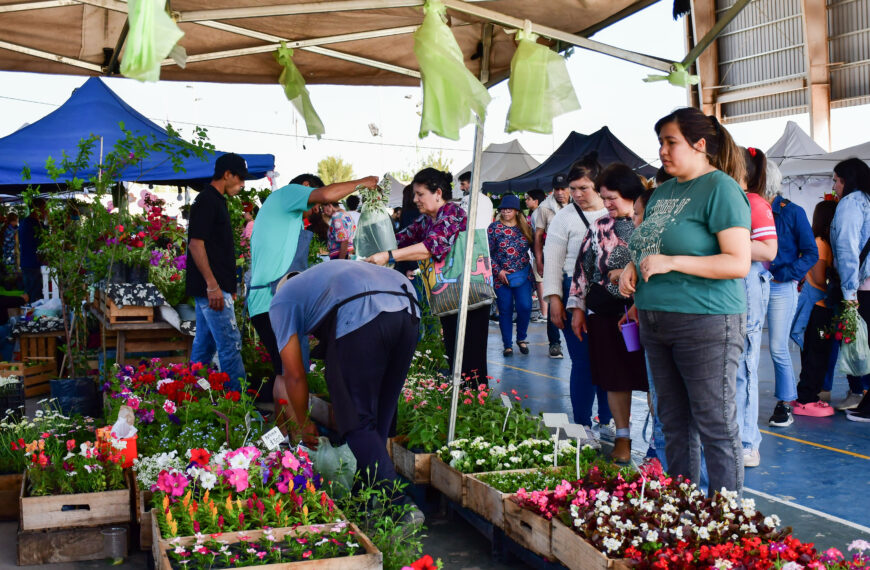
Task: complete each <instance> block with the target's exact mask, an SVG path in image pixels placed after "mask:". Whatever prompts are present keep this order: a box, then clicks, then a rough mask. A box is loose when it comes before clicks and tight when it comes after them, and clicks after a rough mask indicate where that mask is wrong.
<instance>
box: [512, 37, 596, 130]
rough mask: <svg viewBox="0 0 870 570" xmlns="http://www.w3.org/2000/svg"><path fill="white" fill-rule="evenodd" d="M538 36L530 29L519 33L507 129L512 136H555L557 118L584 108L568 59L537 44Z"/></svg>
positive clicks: (513, 61)
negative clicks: (532, 134) (571, 75)
mask: <svg viewBox="0 0 870 570" xmlns="http://www.w3.org/2000/svg"><path fill="white" fill-rule="evenodd" d="M529 27H530V26H528V25H527V28H529ZM537 37H538V36H537V35H536V34H533V33H531V31H530V30H529V29H526V30H520V31H518V32H517V40H518V45H517V51H516V52H515V53H514V58H513V60H511V75H510V79H509V80H508V89H509V90H510V93H511V107H510V110H509V111H508V117H507V127H506V129H505V130H506V131H507V132H509V133H512V132H514V131H531V132H534V133H546V134H549V133H552V132H553V119H554V118H555V117H558V116H559V115H562V114H564V113H567V112H569V111H576V110H578V109H579V108H580V103H579V102H578V101H577V95H576V94H575V93H574V86H573V85H572V84H571V77H570V76H569V75H568V68H567V67H566V66H565V59H564V58H563V57H562V56H560V55H559V54H558V53H556V52H554V51H552V50H551V49H550V48H548V47H547V46H545V45H541V44H539V43H537V42H536V41H535V40H536V39H537Z"/></svg>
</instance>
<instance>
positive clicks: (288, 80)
mask: <svg viewBox="0 0 870 570" xmlns="http://www.w3.org/2000/svg"><path fill="white" fill-rule="evenodd" d="M275 59H277V60H278V63H279V64H280V65H281V66H282V67H283V68H284V70H283V71H282V72H281V77H279V78H278V83H280V84H281V85H283V86H284V95H286V96H287V99H288V100H289V101H290V102H291V103H292V104H293V106H294V107H296V110H297V111H299V114H300V115H302V118H303V119H304V120H305V127H306V128H307V129H308V134H309V135H314V136H317V138H320V135H322V134H323V133H325V132H326V129H325V128H323V121H321V120H320V117H319V116H318V115H317V111H315V110H314V105H312V104H311V95H310V94H309V93H308V88H307V87H305V78H303V77H302V74H301V73H299V69H298V68H297V67H296V64H294V63H293V50H292V49H291V48H288V47H287V44H286V43H284V42H281V47H279V48H278V53H276V54H275Z"/></svg>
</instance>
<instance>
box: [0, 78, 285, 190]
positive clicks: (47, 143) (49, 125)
mask: <svg viewBox="0 0 870 570" xmlns="http://www.w3.org/2000/svg"><path fill="white" fill-rule="evenodd" d="M119 123H124V127H125V128H126V129H128V130H129V131H131V132H133V133H134V134H135V135H146V136H149V137H150V136H152V135H153V136H154V137H155V138H156V139H157V140H166V139H167V138H168V134H167V133H166V130H165V129H162V128H160V127H159V126H157V125H156V124H155V123H154V122H152V121H150V120H149V119H147V118H146V117H145V116H144V115H142V114H141V113H139V112H137V111H136V110H135V109H133V108H132V107H130V106H129V105H128V104H127V103H125V102H124V101H123V100H122V99H121V98H120V97H118V96H117V95H116V94H115V93H114V92H113V91H112V90H111V89H109V87H108V86H107V85H106V84H105V83H104V82H103V81H102V79H100V78H98V77H92V78H90V79H88V80H87V81H86V82H85V83H84V85H82V86H81V87H79V88H78V89H76V90H75V91H74V92H73V94H72V96H71V97H70V98H69V99H67V101H66V102H65V103H64V104H63V105H61V106H60V107H59V108H58V109H57V110H55V111H54V112H52V113H49V114H48V115H46V116H45V117H43V118H42V119H40V120H38V121H36V122H35V123H32V124H30V125H27V126H26V127H23V128H21V129H19V130H18V131H16V132H14V133H12V134H11V135H9V136H7V137H4V138H2V139H0V189H2V192H4V193H16V192H20V191H21V190H22V189H23V188H25V187H26V186H27V184H32V185H48V184H53V182H52V180H51V177H49V175H48V173H47V172H46V169H45V161H46V159H47V158H48V157H49V156H51V157H52V158H54V159H55V161H59V160H60V157H61V153H62V152H63V151H65V152H66V154H67V155H68V156H71V157H75V156H76V154H77V153H78V145H79V142H80V141H81V140H82V139H85V138H87V137H89V136H91V135H97V136H98V137H102V148H103V152H105V153H108V152H109V151H111V150H112V149H113V147H114V145H115V142H116V141H117V140H118V139H122V138H123V137H124V133H123V132H121V128H120V127H119V125H118V124H119ZM93 152H94V155H93V160H92V162H97V161H98V159H99V152H100V145H99V143H97V145H96V147H95V148H94V149H93ZM221 154H224V153H223V152H220V151H215V153H214V155H213V156H209V157H208V158H206V160H200V159H199V158H197V157H195V156H194V157H190V158H188V159H186V160H185V161H184V163H183V168H184V170H183V171H180V172H175V171H174V170H173V167H172V162H171V161H170V160H169V158H168V157H167V156H166V155H165V154H163V153H153V154H152V155H151V156H149V157H148V158H147V159H146V160H145V161H143V163H142V164H141V165H137V166H136V167H135V168H129V169H127V170H125V171H123V172H122V173H121V180H124V181H130V182H133V181H135V182H145V183H153V184H186V185H194V184H197V183H199V182H204V181H207V180H210V179H211V177H212V174H213V173H214V160H215V158H216V157H218V156H220V155H221ZM242 156H243V157H244V158H245V160H246V161H247V162H248V173H249V175H250V176H249V178H251V179H258V178H263V177H265V176H266V173H267V172H268V171H270V170H273V169H274V167H275V157H274V156H273V155H271V154H243V155H242ZM25 165H26V166H27V167H28V168H29V169H30V174H31V178H30V180H29V181H27V180H23V179H22V176H21V171H22V169H23V168H24V166H25ZM96 174H97V172H96V169H95V168H90V169H89V170H85V171H80V172H79V173H77V176H78V178H80V179H84V180H88V179H90V178H91V177H94V176H96Z"/></svg>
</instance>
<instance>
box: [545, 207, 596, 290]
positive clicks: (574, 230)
mask: <svg viewBox="0 0 870 570" xmlns="http://www.w3.org/2000/svg"><path fill="white" fill-rule="evenodd" d="M583 214H584V215H585V216H586V219H587V220H588V221H589V225H590V226H592V225H594V224H595V221H596V220H597V219H598V218H601V217H602V216H606V215H607V209H606V208H602V209H600V210H592V211H584V212H583ZM585 236H586V224H584V223H583V220H581V219H580V216H578V215H577V208H575V207H574V205H573V204H569V205H567V206H565V207H564V208H562V209H561V210H559V211H558V212H556V215H555V216H554V217H553V221H552V222H550V227H549V228H547V241H546V242H545V243H544V275H543V277H544V285H543V287H544V299H546V298H547V297H549V296H550V295H557V296H558V297H559V298H561V297H562V278H563V276H564V275H568V276H573V275H574V264H575V263H576V262H577V255H578V254H579V253H580V246H581V245H582V244H583V238H584V237H585Z"/></svg>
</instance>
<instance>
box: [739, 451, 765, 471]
mask: <svg viewBox="0 0 870 570" xmlns="http://www.w3.org/2000/svg"><path fill="white" fill-rule="evenodd" d="M760 464H761V453H759V451H758V450H757V449H745V448H744V449H743V467H758V466H759V465H760Z"/></svg>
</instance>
